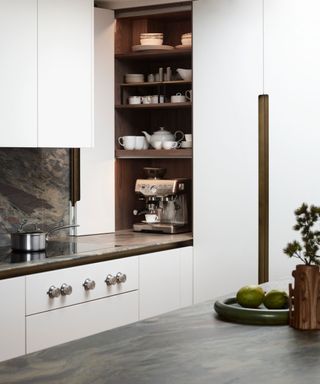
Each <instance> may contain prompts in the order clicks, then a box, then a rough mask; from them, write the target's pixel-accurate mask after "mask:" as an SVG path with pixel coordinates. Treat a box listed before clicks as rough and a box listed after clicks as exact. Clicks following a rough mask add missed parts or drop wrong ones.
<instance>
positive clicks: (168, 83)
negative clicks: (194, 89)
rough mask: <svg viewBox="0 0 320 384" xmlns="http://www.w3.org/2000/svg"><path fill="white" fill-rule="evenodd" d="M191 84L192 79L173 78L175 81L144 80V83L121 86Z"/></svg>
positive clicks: (123, 84) (122, 85)
mask: <svg viewBox="0 0 320 384" xmlns="http://www.w3.org/2000/svg"><path fill="white" fill-rule="evenodd" d="M184 84H185V85H189V84H192V81H186V80H173V81H153V82H144V83H122V84H120V87H123V88H126V87H152V86H154V87H157V86H158V85H184Z"/></svg>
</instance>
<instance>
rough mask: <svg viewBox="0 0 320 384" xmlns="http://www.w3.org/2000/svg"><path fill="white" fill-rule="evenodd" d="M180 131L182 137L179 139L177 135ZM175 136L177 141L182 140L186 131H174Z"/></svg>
mask: <svg viewBox="0 0 320 384" xmlns="http://www.w3.org/2000/svg"><path fill="white" fill-rule="evenodd" d="M179 133H180V135H181V138H180V139H177V135H178V134H179ZM174 137H175V139H176V141H178V142H179V141H182V140H183V139H184V133H183V132H182V131H176V132H175V133H174Z"/></svg>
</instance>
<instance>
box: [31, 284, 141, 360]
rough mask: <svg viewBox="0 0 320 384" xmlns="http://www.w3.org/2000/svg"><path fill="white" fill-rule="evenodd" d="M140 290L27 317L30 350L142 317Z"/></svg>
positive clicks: (131, 321)
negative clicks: (140, 315)
mask: <svg viewBox="0 0 320 384" xmlns="http://www.w3.org/2000/svg"><path fill="white" fill-rule="evenodd" d="M138 300H139V298H138V292H137V291H133V292H128V293H124V294H121V295H115V296H111V297H107V298H104V299H99V300H94V301H89V302H87V303H83V304H78V305H73V306H70V307H65V308H60V309H55V310H53V311H48V312H43V313H39V314H36V315H31V316H27V319H26V334H27V335H26V336H27V353H31V352H35V351H39V350H41V349H44V348H48V347H52V346H54V345H58V344H61V343H65V342H67V341H71V340H76V339H79V338H81V337H86V336H90V335H93V334H95V333H99V332H103V331H106V330H108V329H111V328H116V327H120V326H122V325H126V324H129V323H133V322H135V321H137V320H138V317H139V314H138Z"/></svg>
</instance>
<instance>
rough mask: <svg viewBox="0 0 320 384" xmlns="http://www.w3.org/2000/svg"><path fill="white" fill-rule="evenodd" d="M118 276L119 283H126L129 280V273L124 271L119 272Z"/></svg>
mask: <svg viewBox="0 0 320 384" xmlns="http://www.w3.org/2000/svg"><path fill="white" fill-rule="evenodd" d="M116 278H117V283H118V284H120V283H125V282H126V280H127V275H126V274H124V273H121V272H118V273H117V276H116Z"/></svg>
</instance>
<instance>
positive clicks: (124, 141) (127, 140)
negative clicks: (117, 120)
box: [118, 136, 136, 150]
mask: <svg viewBox="0 0 320 384" xmlns="http://www.w3.org/2000/svg"><path fill="white" fill-rule="evenodd" d="M118 142H119V144H120V145H121V147H123V148H124V149H127V150H132V149H135V147H136V137H135V136H121V137H119V138H118Z"/></svg>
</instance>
